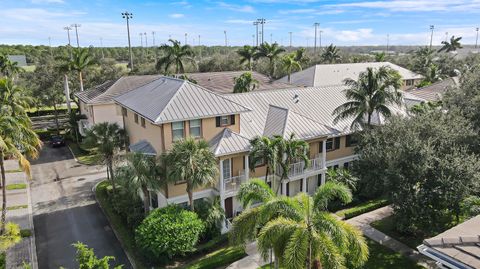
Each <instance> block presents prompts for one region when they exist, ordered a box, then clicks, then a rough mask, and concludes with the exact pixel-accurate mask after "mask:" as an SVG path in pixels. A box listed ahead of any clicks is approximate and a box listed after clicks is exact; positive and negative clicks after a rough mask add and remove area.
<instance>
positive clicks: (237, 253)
mask: <svg viewBox="0 0 480 269" xmlns="http://www.w3.org/2000/svg"><path fill="white" fill-rule="evenodd" d="M245 256H247V254H246V253H245V250H244V249H243V247H225V248H222V249H219V250H217V251H215V252H212V253H210V254H208V255H206V256H205V257H203V258H201V259H199V260H197V261H195V262H193V263H190V264H187V265H185V266H184V267H183V268H185V269H215V268H224V267H225V266H227V265H230V264H231V263H233V262H235V261H238V260H240V259H241V258H243V257H245Z"/></svg>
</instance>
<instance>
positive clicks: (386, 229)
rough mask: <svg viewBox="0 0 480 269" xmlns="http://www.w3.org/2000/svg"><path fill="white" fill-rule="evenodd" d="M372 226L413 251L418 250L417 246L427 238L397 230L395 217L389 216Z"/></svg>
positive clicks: (373, 223)
mask: <svg viewBox="0 0 480 269" xmlns="http://www.w3.org/2000/svg"><path fill="white" fill-rule="evenodd" d="M370 225H371V226H372V227H373V228H375V229H377V230H379V231H381V232H383V233H384V234H386V235H388V236H390V237H392V238H394V239H396V240H398V241H400V242H402V243H403V244H405V245H407V246H409V247H410V248H412V249H417V246H419V245H420V244H422V241H423V239H425V238H426V237H427V236H425V235H423V236H422V235H420V234H417V235H413V234H404V233H400V232H399V231H397V230H396V229H395V220H394V217H393V216H389V217H386V218H384V219H381V220H377V221H374V222H372V223H371V224H370Z"/></svg>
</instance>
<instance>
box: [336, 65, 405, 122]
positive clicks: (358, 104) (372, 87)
mask: <svg viewBox="0 0 480 269" xmlns="http://www.w3.org/2000/svg"><path fill="white" fill-rule="evenodd" d="M344 82H345V85H347V86H348V89H347V90H346V91H345V96H346V97H347V99H348V101H347V102H346V103H344V104H342V105H340V106H338V107H337V108H336V109H335V110H334V111H333V115H336V117H335V119H334V123H335V124H336V123H338V122H339V121H340V120H344V119H348V118H352V117H353V121H352V124H351V127H352V128H357V127H360V126H361V127H363V126H365V125H366V126H371V121H372V115H373V113H374V112H377V113H379V114H381V115H383V116H385V117H389V116H390V115H391V112H390V109H389V108H388V105H390V104H400V101H401V94H400V92H398V89H400V87H401V85H402V79H401V76H400V74H398V72H396V71H394V70H392V69H390V68H388V67H386V66H382V67H380V68H378V69H373V68H371V67H369V68H367V70H366V71H365V72H362V73H360V75H359V78H358V80H357V81H355V80H353V79H346V80H345V81H344ZM365 117H367V121H366V122H365Z"/></svg>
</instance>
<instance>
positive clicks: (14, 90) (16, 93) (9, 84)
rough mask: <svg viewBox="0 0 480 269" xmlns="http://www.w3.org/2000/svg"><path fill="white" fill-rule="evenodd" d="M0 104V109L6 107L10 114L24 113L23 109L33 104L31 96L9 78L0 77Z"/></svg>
mask: <svg viewBox="0 0 480 269" xmlns="http://www.w3.org/2000/svg"><path fill="white" fill-rule="evenodd" d="M0 104H2V109H8V112H7V113H9V114H11V115H12V116H15V115H18V114H22V113H25V109H28V108H30V106H31V105H32V104H33V98H32V97H30V96H29V95H27V93H26V91H25V90H24V89H23V88H21V87H19V86H17V85H16V84H15V83H14V82H13V80H12V79H11V78H8V77H5V78H1V79H0Z"/></svg>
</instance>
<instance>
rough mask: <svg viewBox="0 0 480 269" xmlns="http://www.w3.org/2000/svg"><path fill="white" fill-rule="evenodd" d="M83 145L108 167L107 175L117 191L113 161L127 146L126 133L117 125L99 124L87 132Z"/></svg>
mask: <svg viewBox="0 0 480 269" xmlns="http://www.w3.org/2000/svg"><path fill="white" fill-rule="evenodd" d="M83 143H84V145H85V147H86V148H88V149H89V150H91V151H92V152H93V153H95V154H96V155H97V157H98V158H99V161H101V162H102V163H103V164H104V165H106V166H107V175H108V176H109V178H110V181H111V182H112V187H113V190H114V191H116V187H115V175H114V173H113V161H114V158H115V156H116V155H117V154H118V153H119V152H120V150H121V149H122V147H123V146H124V145H125V131H124V130H123V129H122V128H120V126H118V124H117V123H108V122H102V123H97V124H95V125H93V126H92V128H90V129H89V130H88V131H87V133H86V135H85V140H84V141H83Z"/></svg>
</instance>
